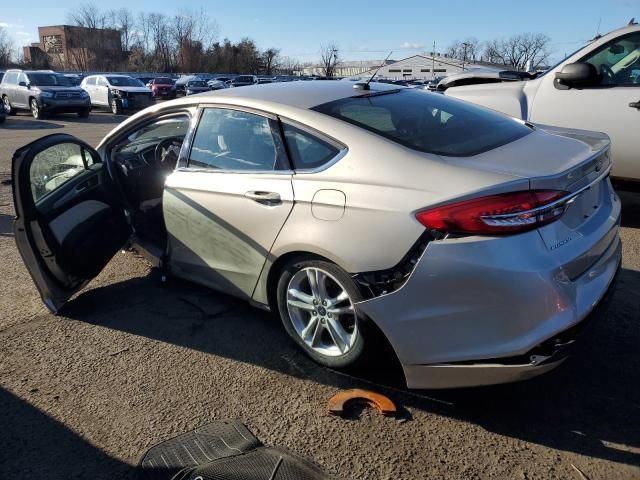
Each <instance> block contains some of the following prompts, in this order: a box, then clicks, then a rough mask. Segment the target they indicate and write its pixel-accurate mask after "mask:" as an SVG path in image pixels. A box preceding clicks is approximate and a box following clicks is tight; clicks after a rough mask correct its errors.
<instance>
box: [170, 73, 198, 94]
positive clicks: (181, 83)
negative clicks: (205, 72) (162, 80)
mask: <svg viewBox="0 0 640 480" xmlns="http://www.w3.org/2000/svg"><path fill="white" fill-rule="evenodd" d="M191 80H200V78H198V77H197V76H195V75H183V76H182V77H180V78H179V79H178V80H176V83H175V84H174V85H175V87H176V94H177V95H186V89H185V87H186V85H187V83H188V82H190V81H191Z"/></svg>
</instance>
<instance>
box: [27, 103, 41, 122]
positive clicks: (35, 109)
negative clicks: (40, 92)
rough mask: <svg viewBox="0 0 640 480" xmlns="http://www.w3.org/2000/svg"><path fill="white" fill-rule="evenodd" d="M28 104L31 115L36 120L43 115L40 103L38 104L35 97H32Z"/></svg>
mask: <svg viewBox="0 0 640 480" xmlns="http://www.w3.org/2000/svg"><path fill="white" fill-rule="evenodd" d="M29 106H30V108H31V116H32V117H33V118H35V119H36V120H38V119H41V118H43V117H44V114H43V112H42V110H40V105H38V101H37V100H36V99H35V98H32V99H31V101H30V102H29Z"/></svg>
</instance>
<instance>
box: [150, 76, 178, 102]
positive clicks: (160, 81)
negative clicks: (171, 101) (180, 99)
mask: <svg viewBox="0 0 640 480" xmlns="http://www.w3.org/2000/svg"><path fill="white" fill-rule="evenodd" d="M150 88H151V93H152V94H153V96H154V97H156V98H157V97H166V98H176V87H175V85H174V82H173V80H172V79H171V78H169V77H157V78H154V79H152V80H151V82H150Z"/></svg>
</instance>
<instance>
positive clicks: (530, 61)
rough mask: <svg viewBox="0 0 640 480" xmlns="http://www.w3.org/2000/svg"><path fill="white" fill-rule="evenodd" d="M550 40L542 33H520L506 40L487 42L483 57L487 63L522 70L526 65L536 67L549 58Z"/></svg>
mask: <svg viewBox="0 0 640 480" xmlns="http://www.w3.org/2000/svg"><path fill="white" fill-rule="evenodd" d="M550 40H551V39H550V38H549V37H548V36H547V35H545V34H542V33H536V34H534V33H522V34H519V35H514V36H513V37H510V38H508V39H499V40H498V39H495V40H491V41H489V42H487V44H486V46H485V50H484V57H485V58H486V60H487V61H489V62H493V63H501V64H503V65H508V66H510V67H513V68H514V69H516V70H524V69H525V68H526V67H527V66H528V65H530V66H531V67H532V68H536V67H538V66H539V65H540V64H542V63H543V62H544V61H545V60H546V59H547V58H548V57H549V42H550Z"/></svg>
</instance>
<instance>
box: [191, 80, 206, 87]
mask: <svg viewBox="0 0 640 480" xmlns="http://www.w3.org/2000/svg"><path fill="white" fill-rule="evenodd" d="M188 85H189V86H190V87H206V86H207V84H206V83H205V82H203V81H202V80H195V81H192V82H189V83H188Z"/></svg>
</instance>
